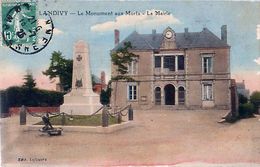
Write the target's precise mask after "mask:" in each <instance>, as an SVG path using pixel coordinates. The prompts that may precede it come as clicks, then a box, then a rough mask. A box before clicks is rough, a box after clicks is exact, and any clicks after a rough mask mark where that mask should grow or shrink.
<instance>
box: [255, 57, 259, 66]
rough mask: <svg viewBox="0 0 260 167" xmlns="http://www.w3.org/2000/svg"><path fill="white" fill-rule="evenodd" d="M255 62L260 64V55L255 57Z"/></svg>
mask: <svg viewBox="0 0 260 167" xmlns="http://www.w3.org/2000/svg"><path fill="white" fill-rule="evenodd" d="M254 62H256V64H258V65H260V57H258V58H257V59H254Z"/></svg>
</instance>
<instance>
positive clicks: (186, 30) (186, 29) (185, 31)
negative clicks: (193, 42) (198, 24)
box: [184, 28, 189, 38]
mask: <svg viewBox="0 0 260 167" xmlns="http://www.w3.org/2000/svg"><path fill="white" fill-rule="evenodd" d="M188 35H189V29H188V28H184V37H185V38H188Z"/></svg>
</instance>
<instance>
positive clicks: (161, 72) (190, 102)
mask: <svg viewBox="0 0 260 167" xmlns="http://www.w3.org/2000/svg"><path fill="white" fill-rule="evenodd" d="M125 42H131V44H132V49H131V50H130V52H132V53H134V54H136V55H137V57H135V58H134V61H132V62H131V63H130V64H128V74H127V75H129V76H131V77H132V78H134V79H135V81H134V82H125V81H119V82H116V83H115V82H114V83H113V84H112V89H113V91H112V97H111V102H112V105H114V106H125V105H127V104H132V106H133V107H134V108H137V109H160V108H170V109H208V108H214V109H230V90H229V87H230V46H229V45H228V44H227V27H226V26H225V25H224V26H222V27H221V38H219V37H217V36H216V35H215V34H213V33H212V32H211V31H210V30H208V29H207V28H203V30H202V31H201V32H189V31H188V29H187V28H185V31H184V32H183V33H175V31H174V30H173V29H172V28H170V27H168V28H166V29H165V30H164V31H163V33H156V31H155V30H153V31H152V33H151V34H139V33H137V32H136V31H134V32H133V33H131V34H130V35H129V36H128V37H127V38H126V39H124V40H123V41H121V42H119V31H118V30H115V43H116V46H115V48H114V49H112V50H111V52H113V51H116V50H117V49H119V48H120V47H123V45H124V43H125ZM116 68H117V67H116V66H114V65H113V64H112V68H111V69H112V77H113V76H116V75H117V73H116Z"/></svg>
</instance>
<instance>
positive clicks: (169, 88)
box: [164, 84, 175, 105]
mask: <svg viewBox="0 0 260 167" xmlns="http://www.w3.org/2000/svg"><path fill="white" fill-rule="evenodd" d="M164 95H165V105H175V88H174V86H173V85H171V84H168V85H166V86H165V87H164Z"/></svg>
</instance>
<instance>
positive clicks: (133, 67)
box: [127, 58, 138, 75]
mask: <svg viewBox="0 0 260 167" xmlns="http://www.w3.org/2000/svg"><path fill="white" fill-rule="evenodd" d="M137 65H138V63H137V58H134V59H133V61H131V62H130V63H129V64H127V73H128V75H137V70H138V66H137Z"/></svg>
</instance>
